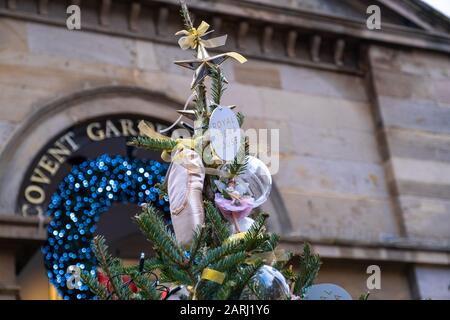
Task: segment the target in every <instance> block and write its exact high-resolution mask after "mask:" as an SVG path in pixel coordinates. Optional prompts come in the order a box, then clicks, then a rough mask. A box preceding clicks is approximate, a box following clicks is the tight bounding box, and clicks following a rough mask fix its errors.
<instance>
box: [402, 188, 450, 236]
mask: <svg viewBox="0 0 450 320" xmlns="http://www.w3.org/2000/svg"><path fill="white" fill-rule="evenodd" d="M399 200H400V205H401V208H402V212H403V216H404V221H405V225H406V230H407V233H408V236H409V237H412V238H421V239H423V241H426V239H427V238H434V239H436V238H437V239H450V201H445V200H439V199H431V198H422V197H413V196H400V197H399Z"/></svg>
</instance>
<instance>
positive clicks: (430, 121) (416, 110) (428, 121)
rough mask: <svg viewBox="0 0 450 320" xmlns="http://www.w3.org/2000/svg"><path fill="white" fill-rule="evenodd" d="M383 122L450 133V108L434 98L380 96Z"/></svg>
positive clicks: (393, 125)
mask: <svg viewBox="0 0 450 320" xmlns="http://www.w3.org/2000/svg"><path fill="white" fill-rule="evenodd" d="M378 102H379V106H380V112H381V117H382V120H383V124H384V125H385V126H386V127H402V128H409V129H418V130H424V131H429V132H435V133H445V134H449V133H450V108H443V107H440V106H438V105H437V104H436V103H435V102H434V101H432V100H409V99H401V98H392V97H386V96H379V97H378Z"/></svg>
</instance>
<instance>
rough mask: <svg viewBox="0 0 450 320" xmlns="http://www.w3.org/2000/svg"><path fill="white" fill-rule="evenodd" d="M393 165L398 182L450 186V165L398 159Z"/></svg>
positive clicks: (392, 160) (394, 159) (395, 159)
mask: <svg viewBox="0 0 450 320" xmlns="http://www.w3.org/2000/svg"><path fill="white" fill-rule="evenodd" d="M391 163H392V166H393V170H394V173H395V179H396V180H404V181H415V182H420V183H424V184H435V185H450V163H446V162H438V161H424V160H415V159H407V158H397V157H396V158H392V159H391Z"/></svg>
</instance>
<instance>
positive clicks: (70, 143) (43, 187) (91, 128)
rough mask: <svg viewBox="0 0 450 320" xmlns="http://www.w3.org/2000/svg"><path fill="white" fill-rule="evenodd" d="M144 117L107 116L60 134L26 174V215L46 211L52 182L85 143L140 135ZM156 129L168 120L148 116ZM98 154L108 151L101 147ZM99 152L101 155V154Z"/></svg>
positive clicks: (23, 197) (23, 206)
mask: <svg viewBox="0 0 450 320" xmlns="http://www.w3.org/2000/svg"><path fill="white" fill-rule="evenodd" d="M139 121H140V119H137V118H136V119H133V120H132V119H129V117H127V118H120V117H118V118H117V117H116V118H104V119H96V120H94V121H91V122H87V123H83V124H80V125H78V126H75V127H74V128H72V129H70V130H69V131H65V132H64V133H63V134H61V135H59V136H58V137H56V138H55V139H54V140H53V141H54V142H53V143H50V144H49V145H48V147H47V148H46V149H45V150H43V151H42V152H41V153H40V155H39V156H38V157H37V161H36V164H35V165H34V167H32V168H31V169H30V170H29V171H28V172H29V173H28V175H27V176H26V177H25V182H24V186H23V187H22V194H21V195H20V197H21V199H20V200H19V206H20V208H19V209H20V210H21V213H22V215H24V216H29V215H42V214H44V213H45V210H46V209H47V208H46V204H47V203H48V201H49V197H51V196H52V195H51V194H48V192H49V191H50V190H49V189H51V188H50V186H54V185H55V183H59V181H53V180H54V177H55V176H56V175H57V173H58V171H59V169H60V168H61V166H62V165H63V164H64V163H65V162H66V161H67V160H68V159H70V157H71V156H73V155H74V154H76V153H79V152H80V151H81V150H82V149H83V147H85V146H87V145H89V144H93V143H98V142H102V141H104V140H106V139H110V138H119V137H124V138H126V137H132V136H137V135H138V132H139V130H138V129H137V125H138V123H139ZM147 123H149V125H153V126H154V128H155V129H156V130H159V129H161V128H164V127H166V126H165V125H164V124H161V123H155V122H152V121H151V120H150V121H149V120H147ZM98 152H99V153H98V155H101V154H102V153H105V152H104V151H102V150H98ZM98 155H97V156H98Z"/></svg>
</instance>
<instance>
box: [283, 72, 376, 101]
mask: <svg viewBox="0 0 450 320" xmlns="http://www.w3.org/2000/svg"><path fill="white" fill-rule="evenodd" d="M280 75H281V83H282V88H283V89H285V90H287V91H294V92H300V93H304V94H309V95H316V96H325V97H332V98H337V99H342V100H355V101H364V102H367V101H368V99H367V94H366V91H365V90H366V89H365V83H364V79H363V78H362V77H359V76H354V75H348V74H341V73H335V72H329V71H322V70H317V69H308V68H301V67H293V66H287V65H282V66H281V67H280Z"/></svg>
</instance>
